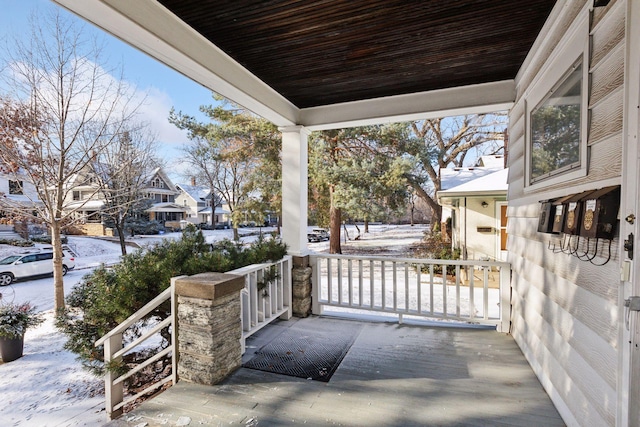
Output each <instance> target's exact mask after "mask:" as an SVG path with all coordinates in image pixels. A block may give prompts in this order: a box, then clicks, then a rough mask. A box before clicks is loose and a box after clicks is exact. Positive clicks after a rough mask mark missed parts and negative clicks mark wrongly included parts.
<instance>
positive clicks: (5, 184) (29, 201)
mask: <svg viewBox="0 0 640 427" xmlns="http://www.w3.org/2000/svg"><path fill="white" fill-rule="evenodd" d="M38 205H40V199H39V198H38V193H37V191H36V188H35V186H34V185H33V184H32V183H31V182H29V181H28V180H27V178H26V177H23V176H21V175H20V174H5V173H0V218H2V217H4V216H5V212H4V210H3V207H4V208H5V209H12V208H20V209H23V208H24V209H33V208H35V207H36V206H38Z"/></svg>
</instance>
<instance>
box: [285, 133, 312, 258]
mask: <svg viewBox="0 0 640 427" xmlns="http://www.w3.org/2000/svg"><path fill="white" fill-rule="evenodd" d="M280 131H281V132H282V240H283V242H285V243H286V244H287V246H288V247H289V253H290V254H291V255H298V256H301V255H306V254H307V252H308V249H307V208H308V207H307V205H308V200H307V198H308V196H307V191H308V178H307V174H308V172H307V163H308V154H307V147H308V141H307V138H308V136H309V131H308V130H307V129H306V128H305V127H303V126H292V127H287V128H280Z"/></svg>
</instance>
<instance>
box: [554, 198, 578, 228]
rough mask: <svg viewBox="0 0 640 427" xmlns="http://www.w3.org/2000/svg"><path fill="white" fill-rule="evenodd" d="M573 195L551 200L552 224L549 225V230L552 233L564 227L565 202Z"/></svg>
mask: <svg viewBox="0 0 640 427" xmlns="http://www.w3.org/2000/svg"><path fill="white" fill-rule="evenodd" d="M572 197H573V195H570V196H564V197H561V198H559V199H556V200H554V201H553V202H552V204H553V207H554V210H553V224H552V226H551V232H552V233H554V234H560V233H562V228H563V227H564V216H565V213H566V207H565V202H566V201H567V200H569V199H570V198H572Z"/></svg>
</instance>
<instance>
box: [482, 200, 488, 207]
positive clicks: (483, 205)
mask: <svg viewBox="0 0 640 427" xmlns="http://www.w3.org/2000/svg"><path fill="white" fill-rule="evenodd" d="M480 204H481V205H482V207H483V208H486V207H487V206H489V203H487V202H484V201H483V202H482V203H480Z"/></svg>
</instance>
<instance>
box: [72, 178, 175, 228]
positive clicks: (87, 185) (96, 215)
mask: <svg viewBox="0 0 640 427" xmlns="http://www.w3.org/2000/svg"><path fill="white" fill-rule="evenodd" d="M67 186H68V188H69V190H70V191H69V193H68V199H67V200H65V209H66V210H67V211H71V210H73V211H74V212H73V218H74V219H75V221H76V224H77V227H78V228H79V229H80V230H81V231H82V232H83V233H84V234H88V235H97V236H102V235H105V234H108V230H106V228H105V226H104V224H103V222H102V220H103V217H102V212H103V210H104V209H105V207H106V205H105V198H104V195H103V193H102V192H101V191H100V185H99V180H98V178H97V177H96V175H95V172H94V171H93V170H91V169H89V168H85V169H84V170H83V171H81V172H80V173H78V174H76V175H74V176H73V177H72V178H71V179H70V180H69V182H68V183H67ZM177 194H178V190H176V188H175V186H174V185H173V183H172V182H171V180H170V179H169V177H168V176H167V175H166V173H165V172H164V171H163V170H162V168H156V169H154V170H153V171H152V172H151V173H150V174H149V178H148V179H147V180H146V185H145V186H144V188H143V189H142V190H141V195H140V198H141V199H148V200H150V201H151V203H152V206H151V207H150V208H149V209H147V210H146V211H145V212H146V213H148V214H149V219H150V220H156V221H160V222H162V223H166V222H175V223H178V224H179V221H180V220H181V219H182V218H183V216H184V208H182V207H181V206H178V205H176V204H175V196H176V195H177Z"/></svg>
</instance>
